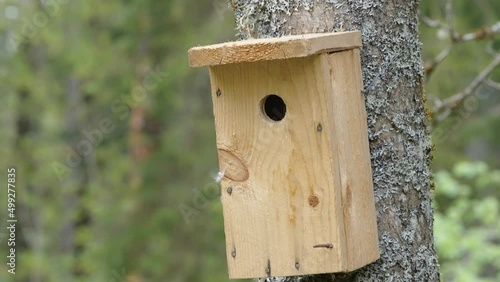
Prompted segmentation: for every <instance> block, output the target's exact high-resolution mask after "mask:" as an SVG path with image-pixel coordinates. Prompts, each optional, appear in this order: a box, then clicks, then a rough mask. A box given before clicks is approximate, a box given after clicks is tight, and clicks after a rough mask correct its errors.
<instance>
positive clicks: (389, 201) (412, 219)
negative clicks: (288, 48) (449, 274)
mask: <svg viewBox="0 0 500 282" xmlns="http://www.w3.org/2000/svg"><path fill="white" fill-rule="evenodd" d="M231 5H232V7H233V9H234V12H235V15H236V24H237V28H238V30H239V31H240V36H241V37H242V38H249V37H254V38H262V37H277V36H282V35H288V34H302V33H311V32H331V31H342V30H360V31H361V32H362V35H363V48H362V50H361V54H362V69H363V77H364V93H365V98H366V109H367V114H368V131H369V139H370V150H371V159H372V170H373V181H374V186H375V198H376V207H377V217H378V220H377V224H378V231H379V238H380V243H379V244H380V251H381V258H380V259H379V260H378V261H376V262H375V263H372V264H370V265H368V266H366V267H364V268H362V269H360V270H357V271H354V272H352V273H348V274H336V275H331V274H328V275H315V276H309V277H295V278H293V277H283V278H268V279H265V281H439V264H438V261H437V256H436V252H435V248H434V240H433V215H432V208H431V192H430V189H431V181H430V174H431V172H430V169H429V162H430V154H431V142H430V138H429V134H428V132H427V130H426V116H425V111H424V101H423V100H424V98H423V90H422V87H423V85H422V83H423V79H422V78H423V68H422V61H421V54H420V41H419V39H418V18H417V9H418V1H416V0H413V1H412V0H407V1H397V0H386V1H377V0H351V1H336V0H326V1H317V0H316V1H314V0H289V1H286V0H269V1H261V0H232V1H231Z"/></svg>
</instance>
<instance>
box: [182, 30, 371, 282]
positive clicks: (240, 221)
mask: <svg viewBox="0 0 500 282" xmlns="http://www.w3.org/2000/svg"><path fill="white" fill-rule="evenodd" d="M360 47H361V35H360V33H359V32H358V31H353V32H339V33H322V34H305V35H296V36H285V37H281V38H270V39H251V40H244V41H237V42H230V43H224V44H217V45H211V46H204V47H195V48H192V49H190V50H189V63H190V65H191V66H192V67H199V66H208V67H209V69H210V80H211V88H212V100H213V110H214V116H215V130H216V140H217V151H218V157H219V167H220V172H221V173H220V176H221V191H222V195H221V198H222V206H223V215H224V231H225V236H226V253H227V262H228V270H229V277H230V278H251V277H270V276H294V275H305V274H316V273H332V272H348V271H352V270H355V269H357V268H360V267H362V266H364V265H367V264H369V263H371V262H373V261H375V260H376V259H378V258H379V248H378V237H377V225H376V213H375V204H374V195H373V183H372V172H371V165H370V151H369V147H368V134H367V123H366V111H365V103H364V95H363V94H362V92H361V90H362V76H361V64H360V53H359V52H360V51H359V48H360Z"/></svg>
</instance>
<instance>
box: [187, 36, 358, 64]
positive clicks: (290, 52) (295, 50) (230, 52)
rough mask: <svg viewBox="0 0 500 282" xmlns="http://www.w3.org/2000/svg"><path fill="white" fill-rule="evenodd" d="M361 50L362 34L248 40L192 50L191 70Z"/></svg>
mask: <svg viewBox="0 0 500 282" xmlns="http://www.w3.org/2000/svg"><path fill="white" fill-rule="evenodd" d="M360 47H361V33H360V32H359V31H345V32H334V33H310V34H302V35H289V36H283V37H279V38H263V39H249V40H242V41H235V42H227V43H220V44H214V45H208V46H200V47H194V48H191V49H189V51H188V54H189V65H190V66H191V67H202V66H215V65H225V64H234V63H243V62H257V61H268V60H280V59H288V58H298V57H307V56H312V55H317V54H321V53H328V52H338V51H343V50H350V49H355V48H360Z"/></svg>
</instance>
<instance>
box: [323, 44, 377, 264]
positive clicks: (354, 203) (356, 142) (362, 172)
mask: <svg viewBox="0 0 500 282" xmlns="http://www.w3.org/2000/svg"><path fill="white" fill-rule="evenodd" d="M325 58H326V59H327V60H328V64H329V66H330V79H331V84H332V89H333V91H334V99H333V103H332V105H333V112H332V117H331V118H332V121H333V123H334V126H335V131H334V134H335V135H336V137H335V140H338V147H337V149H338V151H337V152H336V154H335V155H337V158H338V161H339V163H340V164H341V165H340V179H341V183H342V208H343V218H344V224H345V233H346V235H345V238H346V248H347V257H348V269H349V270H354V269H357V268H360V267H362V266H364V265H366V264H368V263H371V262H373V261H375V260H376V259H378V258H379V248H378V233H377V222H376V212H375V200H374V192H373V183H372V173H371V165H370V149H369V145H368V131H367V124H366V109H365V101H364V95H363V94H362V93H361V86H362V75H361V62H360V56H359V49H353V50H348V51H344V52H339V53H334V54H326V55H325Z"/></svg>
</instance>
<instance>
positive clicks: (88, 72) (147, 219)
mask: <svg viewBox="0 0 500 282" xmlns="http://www.w3.org/2000/svg"><path fill="white" fill-rule="evenodd" d="M448 2H452V3H453V11H452V15H453V17H450V16H447V13H446V11H447V8H446V7H447V3H448ZM0 14H1V17H0V93H1V94H0V121H1V131H0V168H1V172H0V179H1V181H2V182H3V183H5V184H2V185H1V186H2V191H1V192H0V195H1V196H0V203H2V204H1V209H0V219H1V222H2V226H3V225H6V219H7V191H6V183H7V182H6V181H7V180H6V177H7V168H8V167H12V166H13V167H15V168H16V169H17V176H16V180H17V181H16V184H17V185H16V190H17V195H16V196H17V197H16V216H17V218H18V225H17V242H16V243H17V245H16V247H17V267H16V274H15V275H11V274H9V273H8V272H7V265H6V263H5V262H6V254H7V241H6V240H7V239H8V234H7V230H6V229H5V228H1V230H2V231H1V233H0V250H1V257H2V258H3V259H2V263H1V264H0V281H30V282H31V281H33V282H38V281H106V282H119V281H132V282H143V281H172V282H177V281H208V282H220V281H228V278H227V270H226V255H225V244H224V231H223V219H222V213H221V203H220V200H219V195H218V193H219V192H218V186H217V184H216V183H215V182H214V178H213V177H214V175H215V174H216V173H217V170H218V165H217V156H216V149H215V132H214V126H213V114H212V102H211V96H210V93H209V91H210V90H209V77H208V71H207V69H203V68H200V69H190V68H189V67H188V61H187V50H188V49H189V48H190V47H193V46H198V45H206V44H212V43H218V42H226V41H234V40H237V37H236V36H235V35H236V34H237V31H236V30H235V29H234V26H235V24H234V15H233V14H232V11H231V10H230V8H228V3H227V1H226V0H203V1H201V0H196V1H195V0H182V1H181V0H171V1H153V0H143V1H131V0H108V1H96V0H87V1H70V0H46V1H9V0H0ZM421 14H422V15H425V16H428V17H429V18H431V19H434V20H438V21H440V22H442V23H452V24H453V25H452V26H453V28H454V30H455V31H456V32H458V33H468V32H475V31H477V30H480V28H481V27H484V26H493V25H495V24H497V25H499V24H498V22H499V20H500V17H499V16H500V1H497V0H480V1H466V0H455V1H442V0H441V1H432V0H423V1H421ZM497 28H498V29H500V27H497ZM498 34H499V33H498V32H497V34H496V35H494V36H493V37H490V38H487V39H484V40H473V41H470V42H463V43H458V42H455V43H453V40H451V39H450V36H449V32H448V30H447V29H446V28H444V27H443V26H438V27H437V28H431V27H428V26H427V25H424V24H422V23H421V40H422V42H423V47H422V48H423V57H424V60H425V61H426V62H430V61H431V60H432V59H433V58H434V57H435V56H437V55H438V54H439V53H440V52H441V51H442V50H443V49H445V48H447V47H448V46H450V45H453V48H452V50H451V52H450V55H449V56H448V57H447V58H446V59H445V60H444V61H443V62H442V63H441V64H439V65H438V66H437V68H436V69H435V71H434V72H433V73H432V76H429V77H428V79H427V85H426V96H427V103H428V107H429V108H430V109H432V107H433V105H434V104H435V103H436V101H438V99H442V98H445V97H448V96H451V95H453V94H454V93H459V92H460V91H462V90H463V89H464V88H465V87H466V86H467V85H468V84H469V83H470V82H471V81H472V80H473V79H474V78H475V77H476V75H477V74H478V73H480V72H481V70H483V69H484V68H485V67H486V66H487V65H488V64H489V62H490V61H491V60H492V59H493V55H492V54H491V53H492V50H495V49H496V50H499V49H500V36H498ZM490 78H491V79H493V80H495V81H500V70H499V69H496V70H495V71H493V72H492V74H491V76H490ZM499 94H500V90H499V88H498V85H496V84H494V83H489V84H488V83H486V82H483V83H481V85H480V86H479V87H478V88H477V89H476V90H475V92H474V95H473V96H472V97H473V98H472V100H473V101H472V100H471V101H469V102H468V104H466V105H464V106H461V107H459V108H457V110H456V111H455V112H454V113H452V115H450V117H449V118H448V119H446V120H445V121H444V122H442V123H440V124H439V125H437V126H436V127H435V128H434V130H433V137H434V144H435V150H434V160H433V163H432V166H433V170H434V172H435V177H434V181H435V190H434V195H435V201H434V206H435V238H436V244H437V250H438V253H439V258H440V263H441V271H442V274H443V279H444V281H500V274H499V272H500V271H499V270H500V220H499V197H500V190H499V187H500V95H499ZM78 152H79V153H78Z"/></svg>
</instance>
